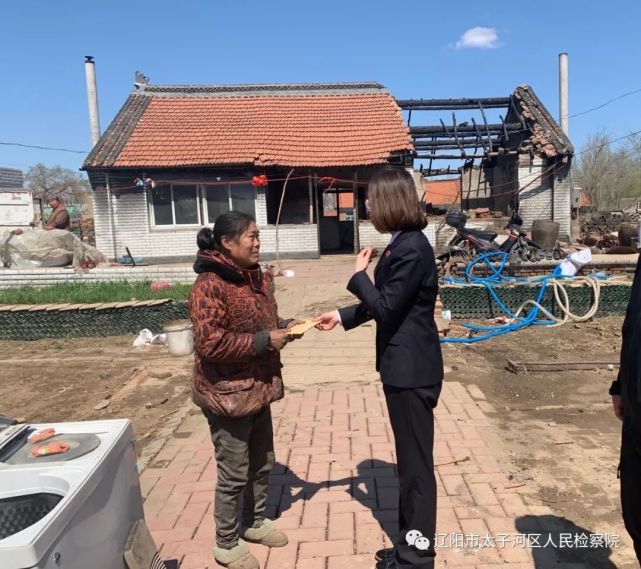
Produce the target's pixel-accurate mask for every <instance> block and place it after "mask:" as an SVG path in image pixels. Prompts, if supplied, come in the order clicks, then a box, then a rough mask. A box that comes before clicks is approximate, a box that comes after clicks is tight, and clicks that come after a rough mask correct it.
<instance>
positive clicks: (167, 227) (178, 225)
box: [147, 183, 203, 231]
mask: <svg viewBox="0 0 641 569" xmlns="http://www.w3.org/2000/svg"><path fill="white" fill-rule="evenodd" d="M168 185H169V193H170V196H171V219H172V223H171V225H170V224H162V225H159V224H157V223H156V212H155V210H154V205H155V204H154V196H153V189H149V190H148V192H147V199H148V201H149V218H150V219H149V220H150V222H151V228H152V229H158V230H160V231H165V230H176V229H196V228H199V227H202V226H203V223H202V221H203V215H202V207H201V191H200V184H186V183H185V184H181V183H177V184H174V183H170V184H168ZM174 186H194V187H195V188H196V198H195V199H196V216H197V219H198V222H197V223H176V201H175V199H174Z"/></svg>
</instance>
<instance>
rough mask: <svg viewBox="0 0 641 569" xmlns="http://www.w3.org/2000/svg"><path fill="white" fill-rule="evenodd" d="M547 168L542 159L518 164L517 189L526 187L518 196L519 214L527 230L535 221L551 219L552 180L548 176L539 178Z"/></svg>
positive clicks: (545, 162)
mask: <svg viewBox="0 0 641 569" xmlns="http://www.w3.org/2000/svg"><path fill="white" fill-rule="evenodd" d="M547 167H548V164H547V161H546V160H543V159H542V158H535V159H534V160H533V161H532V163H531V164H529V163H528V164H519V168H518V176H519V179H518V184H519V189H521V188H524V187H525V186H527V188H526V189H524V190H523V191H521V193H520V194H519V199H520V208H519V213H520V215H521V217H522V218H523V223H524V225H525V228H526V229H527V230H530V229H531V228H532V222H533V221H534V220H535V219H551V218H552V185H551V183H552V180H551V178H550V177H549V176H543V177H540V178H539V176H541V174H542V173H543V171H544V170H545V169H546V168H547Z"/></svg>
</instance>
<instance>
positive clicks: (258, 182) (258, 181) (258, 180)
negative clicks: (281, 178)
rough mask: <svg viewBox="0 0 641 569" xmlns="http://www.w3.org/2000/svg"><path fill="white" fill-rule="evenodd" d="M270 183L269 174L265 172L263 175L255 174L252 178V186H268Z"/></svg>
mask: <svg viewBox="0 0 641 569" xmlns="http://www.w3.org/2000/svg"><path fill="white" fill-rule="evenodd" d="M268 183H269V182H268V180H267V176H265V175H264V174H262V175H260V176H254V177H253V178H252V186H255V187H257V188H260V187H264V186H266V185H267V184H268Z"/></svg>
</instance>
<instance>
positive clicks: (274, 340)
mask: <svg viewBox="0 0 641 569" xmlns="http://www.w3.org/2000/svg"><path fill="white" fill-rule="evenodd" d="M289 340H290V338H289V330H287V329H286V328H285V329H282V330H270V331H269V345H270V346H271V347H272V348H273V349H274V350H276V351H278V352H280V351H281V350H282V349H283V348H284V347H285V346H286V345H287V342H289Z"/></svg>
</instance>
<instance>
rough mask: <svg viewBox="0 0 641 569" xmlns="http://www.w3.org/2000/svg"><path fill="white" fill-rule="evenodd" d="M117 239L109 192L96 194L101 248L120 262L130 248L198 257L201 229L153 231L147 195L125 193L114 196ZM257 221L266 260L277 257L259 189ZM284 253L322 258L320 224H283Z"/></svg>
mask: <svg viewBox="0 0 641 569" xmlns="http://www.w3.org/2000/svg"><path fill="white" fill-rule="evenodd" d="M111 202H112V212H113V214H114V217H113V220H114V228H115V235H116V238H115V252H114V239H113V237H112V233H111V224H110V222H109V210H108V207H109V204H108V197H107V192H106V191H96V192H95V200H94V216H95V224H96V243H97V247H98V249H100V251H102V252H103V253H104V254H105V256H107V257H108V258H110V259H112V260H114V259H115V260H119V259H120V258H121V257H122V255H125V254H126V252H125V247H129V249H130V250H131V253H132V255H133V256H134V257H144V258H145V259H152V260H160V259H163V258H166V259H177V258H188V257H193V256H195V254H196V250H197V247H196V234H197V233H198V230H199V229H200V228H186V229H182V228H175V227H172V228H153V227H151V224H150V219H149V210H148V200H147V193H146V192H144V191H137V190H136V191H129V192H123V193H122V194H121V195H120V196H119V197H118V198H116V197H115V196H112V198H111ZM256 218H257V223H258V226H259V228H260V231H261V237H262V240H263V243H262V253H263V255H265V257H266V258H270V257H273V256H274V255H275V254H276V237H275V234H276V230H275V227H274V226H271V225H266V223H267V204H266V200H265V191H264V189H263V188H261V189H259V191H258V196H257V200H256ZM279 241H280V251H281V253H287V254H289V255H290V256H291V255H295V256H306V257H315V256H317V255H318V238H317V229H316V225H311V224H310V225H283V226H281V227H280V228H279Z"/></svg>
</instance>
